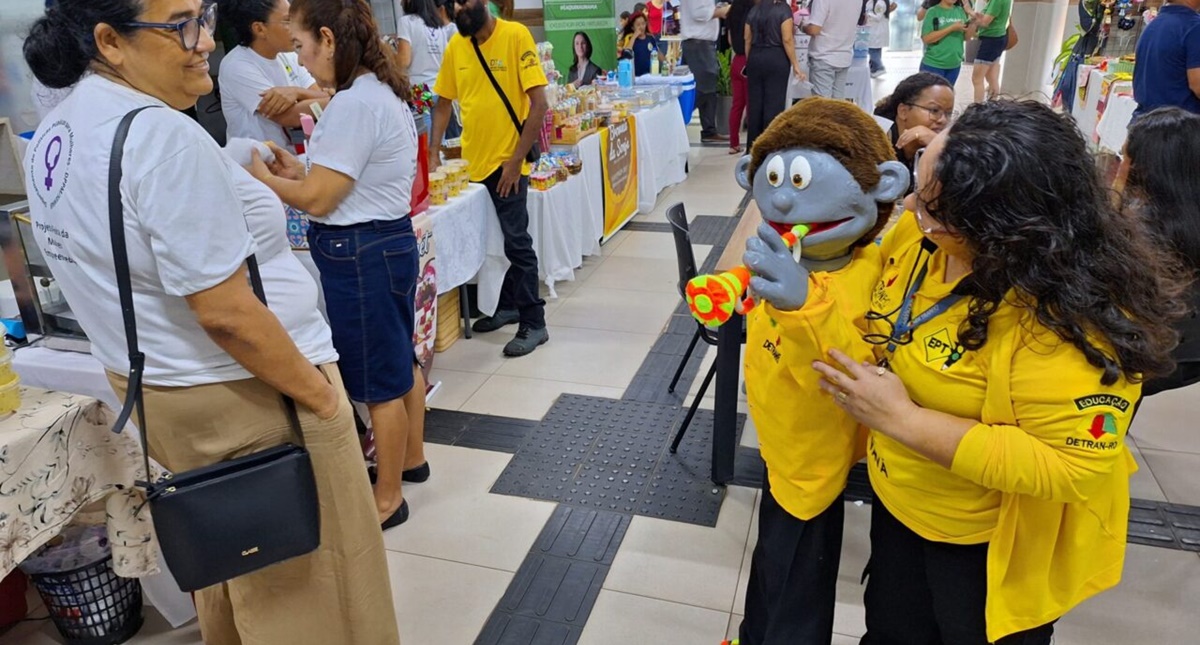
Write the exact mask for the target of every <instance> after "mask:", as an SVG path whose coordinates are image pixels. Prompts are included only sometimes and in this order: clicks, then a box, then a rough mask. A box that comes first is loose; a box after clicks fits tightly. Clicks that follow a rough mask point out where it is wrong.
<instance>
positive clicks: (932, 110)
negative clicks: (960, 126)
mask: <svg viewBox="0 0 1200 645" xmlns="http://www.w3.org/2000/svg"><path fill="white" fill-rule="evenodd" d="M905 105H907V106H908V107H914V108H917V109H918V110H924V111H925V113H926V114H928V115H929V119H930V120H931V121H942V120H946V121H949V120H951V119H953V118H954V110H950V111H948V112H947V111H946V110H943V109H942V108H940V107H938V106H936V105H921V104H920V103H905Z"/></svg>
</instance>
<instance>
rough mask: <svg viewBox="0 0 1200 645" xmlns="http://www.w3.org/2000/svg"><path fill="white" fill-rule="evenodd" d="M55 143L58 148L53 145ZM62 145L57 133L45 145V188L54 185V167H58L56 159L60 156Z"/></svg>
mask: <svg viewBox="0 0 1200 645" xmlns="http://www.w3.org/2000/svg"><path fill="white" fill-rule="evenodd" d="M56 143H57V144H58V148H55V147H54V144H56ZM62 146H63V143H62V137H60V136H57V135H55V137H54V138H53V139H51V140H50V143H49V144H48V145H47V146H46V159H45V164H46V190H50V189H51V188H53V187H54V169H55V168H57V167H58V160H59V158H60V157H62ZM52 152H53V154H54V159H53V160H51V159H50V154H51V153H52Z"/></svg>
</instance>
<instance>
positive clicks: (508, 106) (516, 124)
mask: <svg viewBox="0 0 1200 645" xmlns="http://www.w3.org/2000/svg"><path fill="white" fill-rule="evenodd" d="M471 45H472V46H473V47H475V55H476V56H478V57H479V64H480V65H482V66H483V71H484V73H485V74H487V77H488V80H489V81H491V82H492V87H494V88H496V93H497V94H499V95H500V100H501V101H503V102H504V109H506V110H508V118H510V119H512V123H513V126H514V127H516V128H517V136H518V137H520V136H521V134H522V133H523V132H524V131H525V124H524V123H522V122H521V119H518V118H517V111H516V110H514V109H513V106H512V103H511V102H509V100H508V95H507V94H505V93H504V90H503V89H502V88H501V87H500V83H499V82H497V81H496V77H495V76H493V75H492V68H491V67H489V66H488V64H487V59H485V58H484V57H483V50H482V49H480V48H479V41H477V40H475V37H474V36H471Z"/></svg>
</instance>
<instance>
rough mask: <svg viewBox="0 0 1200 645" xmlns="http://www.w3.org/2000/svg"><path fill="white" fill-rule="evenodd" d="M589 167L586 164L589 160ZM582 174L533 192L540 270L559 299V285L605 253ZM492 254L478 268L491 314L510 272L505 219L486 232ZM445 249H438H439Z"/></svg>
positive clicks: (485, 308) (532, 229)
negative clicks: (502, 226) (586, 261)
mask: <svg viewBox="0 0 1200 645" xmlns="http://www.w3.org/2000/svg"><path fill="white" fill-rule="evenodd" d="M584 166H585V167H586V166H587V162H586V161H585V162H584ZM583 177H584V176H583V174H582V173H580V174H578V175H573V176H572V177H571V178H570V179H568V180H567V181H565V182H563V183H560V184H556V185H555V186H554V187H553V188H551V189H550V190H532V189H530V191H529V234H530V236H532V237H533V248H534V250H535V251H537V256H538V274H539V277H540V278H541V279H542V281H543V282H545V284H546V286H547V287H549V288H550V297H552V298H557V297H558V294H557V292H555V290H554V283H555V282H560V281H563V280H574V279H575V269H577V268H579V266H580V265H581V264H583V258H584V256H586V255H599V254H600V231H601V230H602V227H601V226H600V222H598V221H597V220H596V218H595V216H594V213H593V212H592V211H591V209H590V208H588V207H586V206H584V204H587V194H588V193H587V189H585V187H584V184H585V181H584V178H583ZM485 237H486V244H487V257H486V258H485V259H484V261H483V267H481V268H480V269H479V275H478V278H479V280H478V282H479V303H478V304H479V310H480V311H482V312H484V313H486V314H492V313H495V311H496V306H497V304H498V303H499V302H500V288H501V287H502V286H503V284H504V274H505V273H506V272H507V271H508V267H509V262H508V258H506V257H505V256H504V236H503V234H501V232H500V220H499V219H497V218H496V217H495V216H493V217H491V218H489V219H488V222H487V232H486V234H485ZM440 248H441V247H439V249H440Z"/></svg>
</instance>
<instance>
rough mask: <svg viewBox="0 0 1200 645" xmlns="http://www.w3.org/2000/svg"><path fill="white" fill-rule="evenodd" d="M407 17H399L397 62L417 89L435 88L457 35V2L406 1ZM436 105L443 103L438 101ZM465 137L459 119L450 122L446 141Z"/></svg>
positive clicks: (405, 13)
mask: <svg viewBox="0 0 1200 645" xmlns="http://www.w3.org/2000/svg"><path fill="white" fill-rule="evenodd" d="M396 4H401V5H403V9H404V13H403V14H400V13H399V12H397V17H396V62H397V63H398V64H399V65H400V70H401V71H402V72H405V73H407V74H408V77H409V80H410V81H411V82H412V83H413V84H414V85H427V86H429V87H430V88H432V87H433V84H434V82H435V81H437V74H438V70H439V69H441V67H442V55H443V54H445V52H446V43H448V42H450V38H451V37H452V36H454V34H457V33H458V28H457V27H455V26H454V22H453V21H451V19H450V17H451V16H452V15H454V0H403V2H399V1H397V3H396ZM434 100H435V101H437V100H440V99H438V98H437V97H435V98H434ZM430 118H431V117H430V114H429V113H428V112H427V113H426V114H425V121H426V123H425V131H426V132H428V131H429V129H430V125H431V123H430ZM461 133H462V126H460V125H459V124H458V119H456V118H451V119H450V125H448V126H447V127H446V137H448V138H454V137H457V136H459V135H460V134H461Z"/></svg>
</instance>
